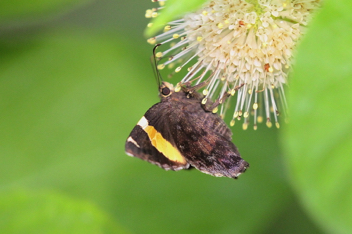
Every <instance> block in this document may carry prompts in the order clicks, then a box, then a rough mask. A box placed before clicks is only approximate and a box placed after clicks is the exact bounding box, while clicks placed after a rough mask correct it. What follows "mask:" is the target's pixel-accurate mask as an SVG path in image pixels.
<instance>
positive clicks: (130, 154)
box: [125, 151, 134, 157]
mask: <svg viewBox="0 0 352 234" xmlns="http://www.w3.org/2000/svg"><path fill="white" fill-rule="evenodd" d="M125 153H126V154H127V155H128V156H131V157H134V155H133V154H130V153H128V152H127V151H126V152H125Z"/></svg>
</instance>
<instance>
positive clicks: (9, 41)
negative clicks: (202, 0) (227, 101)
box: [0, 0, 352, 234]
mask: <svg viewBox="0 0 352 234" xmlns="http://www.w3.org/2000/svg"><path fill="white" fill-rule="evenodd" d="M154 6H155V5H153V4H152V3H151V2H150V1H144V0H143V1H142V0H139V1H122V0H118V1H113V0H101V1H84V0H82V1H79V0H61V1H57V0H56V1H50V2H49V1H39V0H38V1H30V3H29V2H28V1H25V0H14V1H2V3H0V118H1V119H0V132H1V134H0V230H1V233H264V234H266V233H324V232H331V233H338V232H339V233H347V232H346V230H348V229H346V226H343V225H345V223H344V222H343V221H348V219H349V218H350V216H349V215H350V209H346V210H345V211H344V213H343V214H342V215H341V216H336V217H338V218H339V219H338V220H339V222H340V221H341V219H342V221H341V222H340V223H334V222H332V223H333V224H331V225H330V224H327V225H326V226H325V225H324V219H322V218H319V214H320V212H323V213H324V212H325V213H329V212H328V211H329V209H327V210H324V209H316V206H315V205H314V204H313V203H312V202H311V201H310V200H309V199H308V200H307V199H305V194H304V191H301V188H304V187H300V184H299V181H298V182H297V183H295V182H293V183H292V181H295V178H296V177H295V176H296V175H300V176H302V180H303V181H305V180H307V181H312V179H311V178H310V177H304V176H306V175H307V173H305V171H304V170H301V169H300V167H298V166H299V165H304V164H305V160H306V159H305V158H302V159H299V158H298V157H296V155H298V154H299V155H302V154H301V152H299V150H297V152H295V153H296V154H293V153H292V152H294V150H292V148H293V149H297V148H299V147H297V144H299V143H301V142H298V143H297V141H296V145H295V144H294V142H295V140H297V139H301V140H302V142H304V141H305V139H304V137H306V135H307V134H302V127H301V128H298V129H297V130H295V127H296V126H303V127H304V126H305V125H300V123H298V124H297V125H295V124H296V122H295V121H294V120H293V121H292V122H293V123H292V124H293V127H292V129H291V131H290V130H288V131H287V134H286V135H281V131H282V129H279V130H277V129H274V128H272V129H268V128H266V127H265V125H264V124H263V125H261V126H259V128H258V130H257V131H253V130H247V131H243V130H242V129H241V125H240V124H239V125H235V126H234V127H233V128H232V130H233V133H234V135H233V141H234V142H235V144H236V145H237V146H238V148H239V150H240V152H241V155H242V156H243V158H244V159H245V160H247V161H248V162H249V163H250V165H251V167H250V168H249V169H248V170H247V172H246V173H245V174H243V175H241V177H240V178H239V179H238V180H232V179H229V178H215V177H211V176H209V175H206V174H203V173H201V172H199V171H197V170H190V171H179V172H172V171H171V172H170V171H164V170H162V169H160V168H158V167H156V166H154V165H151V164H149V163H146V162H144V161H142V160H139V159H135V158H131V157H128V156H127V155H125V153H124V144H125V140H126V138H127V136H128V135H129V133H130V131H131V130H132V128H133V127H134V125H135V124H136V123H137V121H138V120H139V119H140V118H141V116H142V115H143V114H144V113H145V111H146V110H147V109H148V108H149V107H150V106H151V105H153V104H154V103H156V102H157V101H158V91H157V85H156V82H155V78H154V75H153V72H152V69H151V65H150V61H149V58H150V55H151V53H152V46H151V45H148V44H147V42H146V39H145V38H144V36H143V31H144V29H145V26H146V24H147V23H148V20H147V19H145V18H144V13H145V10H146V9H148V8H151V7H154ZM337 13H340V12H339V11H337ZM328 14H330V13H329V12H328ZM346 15H347V11H346ZM322 18H324V17H322ZM348 20H349V18H348ZM317 22H318V21H317ZM329 22H330V21H329ZM345 22H346V21H345ZM349 22H350V21H349ZM317 24H318V23H317ZM326 24H327V22H325V26H326ZM348 36H350V35H348ZM322 38H324V37H322ZM313 41H314V40H313ZM351 41H352V40H351ZM303 46H304V45H302V47H303ZM307 47H308V48H310V47H309V45H307ZM307 53H308V52H307ZM310 54H312V53H308V55H307V56H308V57H306V58H307V59H308V58H309V59H310V61H311V58H310V57H309V56H310ZM349 56H350V55H347V57H346V58H345V59H346V60H348V59H349ZM337 59H339V57H338V58H337ZM298 60H299V59H298ZM299 61H300V60H299ZM301 61H302V60H301ZM350 61H351V60H350ZM298 63H299V62H298ZM301 64H305V65H306V64H307V63H306V62H305V61H302V62H301ZM317 66H320V65H317ZM309 68H310V71H311V70H312V69H311V67H309ZM346 69H347V70H345V71H344V73H343V74H345V75H346V76H347V77H348V76H349V75H350V74H351V71H350V69H349V68H348V66H346ZM299 71H300V70H299V69H298V72H297V73H298V74H299ZM312 76H314V75H312ZM320 78H321V76H320ZM349 78H350V77H349ZM341 79H342V78H341ZM177 81H178V80H177V79H176V80H173V83H176V82H177ZM349 82H350V81H349ZM340 83H341V82H339V83H338V84H340ZM308 85H309V84H296V85H295V84H293V85H292V86H293V91H292V93H293V94H292V98H294V97H295V88H294V87H298V88H297V89H300V88H302V87H307V86H308ZM327 85H328V86H329V85H330V84H327ZM344 85H347V84H346V83H344ZM329 87H330V86H329ZM341 88H342V87H341V86H337V87H336V90H341ZM321 90H323V89H321ZM329 91H331V90H329ZM308 93H309V91H308ZM347 95H348V94H347ZM300 97H302V95H300ZM346 98H347V99H346V100H348V98H349V96H348V97H346ZM342 106H343V105H342ZM301 107H302V106H299V107H296V109H297V113H302V112H301V109H300V108H301ZM324 108H325V106H323V107H322V109H324ZM332 108H336V106H333V107H332ZM293 109H294V107H293ZM308 109H309V108H308ZM318 114H321V113H319V112H318ZM294 116H295V114H293V116H292V117H291V118H293V117H294ZM309 116H311V115H309ZM302 118H306V117H304V116H303V117H302ZM307 118H308V120H309V117H307ZM331 121H332V120H331ZM303 122H304V120H303ZM312 122H314V120H313V121H309V123H310V124H311V125H309V126H312V124H314V123H312ZM344 123H345V125H344V126H346V128H347V129H350V126H351V125H350V124H349V122H348V124H347V125H346V122H344ZM318 124H319V121H318ZM324 126H325V125H324ZM320 127H322V126H321V125H320ZM283 128H284V129H285V128H286V126H284V127H283ZM303 130H304V128H303ZM295 131H296V132H295ZM299 131H301V132H300V133H301V134H298V135H297V134H296V135H297V136H296V138H294V137H292V136H294V135H295V134H294V133H299ZM308 133H309V132H308ZM322 134H324V133H322ZM334 136H335V135H334ZM291 137H292V138H291ZM293 138H294V139H293ZM309 139H310V138H309ZM336 139H339V138H338V137H337V138H336ZM328 140H329V139H328ZM347 141H348V142H345V145H349V144H350V142H351V141H349V140H347ZM286 142H291V143H292V144H288V146H285V144H286ZM312 144H313V143H312ZM282 145H283V146H282ZM290 147H291V148H290ZM317 147H318V148H319V144H318V146H317ZM340 149H341V148H340ZM284 150H286V152H287V153H285V154H284ZM346 152H347V153H346ZM340 153H341V154H343V155H349V156H351V154H349V153H351V151H350V148H349V149H348V150H347V151H344V152H340ZM284 155H287V156H286V157H285V156H284ZM290 155H292V156H290ZM303 156H305V155H303ZM307 157H309V155H308V156H307ZM297 158H298V161H297V160H296V159H297ZM340 159H341V158H340ZM340 159H339V160H340ZM295 160H296V161H295ZM299 160H301V161H299ZM294 163H295V164H294ZM329 163H331V162H329ZM338 163H341V164H343V165H345V169H346V171H348V170H350V169H351V164H352V163H351V162H350V160H348V161H339V162H333V163H332V164H333V165H335V166H336V167H337V165H338ZM341 164H339V165H341ZM292 165H296V166H297V165H298V166H297V167H294V166H292ZM314 165H316V162H315V161H312V162H310V164H309V165H307V167H308V166H313V167H314ZM319 165H320V164H319ZM320 166H322V165H320ZM320 166H319V168H320ZM297 168H298V169H297ZM323 169H324V172H325V173H326V174H329V175H331V174H332V172H331V171H329V170H328V167H323ZM307 171H308V172H309V171H310V170H309V168H308V169H307ZM351 171H352V170H351ZM324 175H325V174H324ZM349 175H350V174H348V176H349ZM298 177H299V176H298ZM313 177H314V175H313ZM329 178H332V177H329ZM344 178H345V179H346V180H348V181H350V179H351V177H344ZM333 182H334V180H330V181H329V183H330V184H331V183H333ZM349 183H350V182H348V184H347V185H349ZM319 186H320V188H324V186H325V184H324V183H323V182H322V184H319ZM309 188H310V186H308V190H309ZM331 189H334V188H332V187H331ZM345 192H346V191H341V193H343V194H345V195H346V196H342V197H344V198H345V200H343V201H344V202H343V206H347V207H351V206H350V205H352V202H351V198H350V197H349V195H351V193H350V190H348V191H347V192H346V193H345ZM321 194H322V193H319V190H317V191H311V192H310V193H309V196H310V197H311V198H312V199H313V200H314V199H315V198H316V197H320V195H321ZM314 196H315V197H314ZM324 202H325V201H324V200H322V203H324ZM331 202H334V201H331ZM335 202H338V201H336V200H335ZM311 204H312V205H311ZM336 204H337V203H336ZM336 204H334V203H332V204H330V205H331V206H335V205H336ZM324 205H325V203H324ZM338 212H339V211H337V213H338ZM329 214H331V216H332V217H335V216H334V214H333V213H329ZM341 217H342V218H341ZM346 217H347V218H346ZM344 218H346V219H345V220H344ZM332 219H333V218H332ZM335 224H336V225H335ZM334 225H335V226H334ZM327 226H328V228H327ZM337 226H339V227H342V228H341V229H339V228H336V227H337ZM337 230H338V231H337ZM335 231H337V232H335Z"/></svg>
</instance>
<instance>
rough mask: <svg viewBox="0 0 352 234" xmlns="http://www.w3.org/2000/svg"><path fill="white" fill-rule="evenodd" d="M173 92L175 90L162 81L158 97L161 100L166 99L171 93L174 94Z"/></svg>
mask: <svg viewBox="0 0 352 234" xmlns="http://www.w3.org/2000/svg"><path fill="white" fill-rule="evenodd" d="M174 91H175V89H174V86H173V85H172V84H170V83H169V82H165V81H163V82H162V83H161V85H160V88H159V95H160V97H161V98H166V97H168V96H170V95H171V94H172V93H174Z"/></svg>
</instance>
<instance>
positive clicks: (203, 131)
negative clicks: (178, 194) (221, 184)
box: [171, 99, 249, 178]
mask: <svg viewBox="0 0 352 234" xmlns="http://www.w3.org/2000/svg"><path fill="white" fill-rule="evenodd" d="M192 101H193V102H195V103H194V104H187V105H184V106H183V108H182V110H180V108H176V109H175V110H174V112H175V113H173V114H172V115H171V116H172V117H173V120H171V122H172V123H173V125H172V126H173V127H174V129H173V132H175V133H176V134H175V136H176V137H175V139H174V141H175V142H176V143H177V147H178V148H179V150H180V152H181V153H182V154H183V155H184V157H185V158H186V159H187V161H188V162H189V163H190V164H191V165H192V166H193V167H195V168H197V169H198V170H200V171H202V172H204V173H207V174H211V175H214V176H226V177H230V178H237V177H238V176H239V175H240V174H241V173H243V172H244V171H245V170H246V168H247V167H249V164H248V163H247V162H246V161H244V160H243V159H242V158H241V156H240V153H239V152H238V150H237V147H236V146H235V145H234V144H233V143H232V141H231V131H230V129H229V128H228V127H227V126H226V124H225V123H224V121H223V120H222V119H221V118H220V117H219V116H218V115H217V114H213V113H211V112H206V111H204V109H203V108H202V107H201V105H200V103H199V100H192V99H189V102H192ZM197 103H198V105H197Z"/></svg>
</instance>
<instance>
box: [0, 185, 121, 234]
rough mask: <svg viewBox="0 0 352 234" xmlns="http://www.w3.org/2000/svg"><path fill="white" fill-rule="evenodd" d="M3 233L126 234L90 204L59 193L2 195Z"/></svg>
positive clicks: (1, 216)
mask: <svg viewBox="0 0 352 234" xmlns="http://www.w3.org/2000/svg"><path fill="white" fill-rule="evenodd" d="M0 229H1V232H2V233H85V234H86V233H92V234H93V233H127V232H126V231H124V230H123V229H122V228H120V227H118V226H117V225H116V224H115V223H114V222H113V221H112V219H111V218H110V217H108V216H107V215H106V214H105V213H104V212H102V211H101V210H99V209H98V208H97V207H96V206H95V205H93V204H91V203H89V202H87V201H78V200H75V199H71V198H69V197H67V196H63V195H61V194H59V193H56V192H49V191H45V192H29V191H25V190H21V191H12V192H6V193H4V192H3V193H1V194H0Z"/></svg>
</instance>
